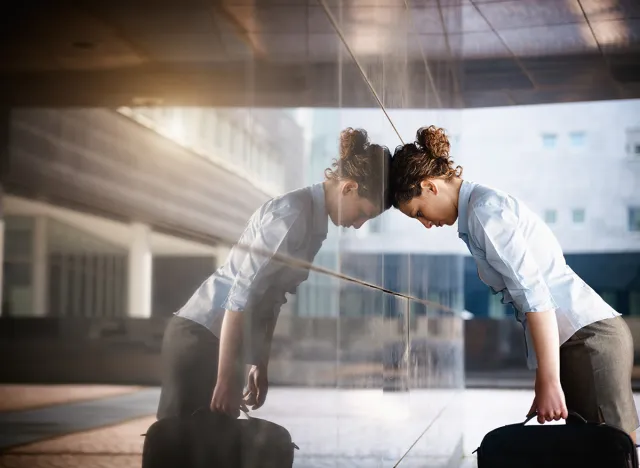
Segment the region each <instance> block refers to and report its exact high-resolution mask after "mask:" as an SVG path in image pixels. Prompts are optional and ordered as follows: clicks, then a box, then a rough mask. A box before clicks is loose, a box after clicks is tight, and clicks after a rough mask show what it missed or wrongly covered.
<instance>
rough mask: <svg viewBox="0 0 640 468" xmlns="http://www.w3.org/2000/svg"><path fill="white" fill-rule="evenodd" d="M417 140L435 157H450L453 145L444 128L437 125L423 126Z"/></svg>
mask: <svg viewBox="0 0 640 468" xmlns="http://www.w3.org/2000/svg"><path fill="white" fill-rule="evenodd" d="M416 142H417V143H418V145H420V146H421V147H422V149H423V150H424V151H425V152H427V153H429V154H430V155H431V157H434V158H447V159H448V158H449V150H450V149H451V145H450V144H449V139H448V138H447V135H446V134H445V132H444V129H442V128H437V127H436V126H435V125H430V126H429V127H422V128H420V129H418V132H417V134H416Z"/></svg>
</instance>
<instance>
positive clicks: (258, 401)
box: [243, 364, 269, 410]
mask: <svg viewBox="0 0 640 468" xmlns="http://www.w3.org/2000/svg"><path fill="white" fill-rule="evenodd" d="M268 390H269V379H268V377H267V366H266V364H260V365H257V366H251V370H250V371H249V376H248V378H247V390H246V392H245V393H244V400H243V402H244V404H245V405H247V406H250V407H251V409H253V410H257V409H258V408H260V407H261V406H262V405H264V402H265V400H266V399H267V391H268Z"/></svg>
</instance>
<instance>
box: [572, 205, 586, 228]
mask: <svg viewBox="0 0 640 468" xmlns="http://www.w3.org/2000/svg"><path fill="white" fill-rule="evenodd" d="M584 218H585V213H584V209H582V208H576V209H574V210H573V222H574V223H576V224H581V223H584Z"/></svg>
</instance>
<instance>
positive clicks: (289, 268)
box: [176, 183, 329, 364]
mask: <svg viewBox="0 0 640 468" xmlns="http://www.w3.org/2000/svg"><path fill="white" fill-rule="evenodd" d="M328 221H329V217H328V214H327V210H326V207H325V194H324V186H323V184H321V183H320V184H316V185H312V186H310V187H305V188H302V189H299V190H295V191H292V192H289V193H287V194H285V195H282V196H280V197H278V198H274V199H272V200H270V201H268V202H266V203H265V204H264V205H262V206H261V207H260V208H259V209H258V210H257V211H256V212H255V213H254V214H253V215H252V216H251V218H250V219H249V222H248V224H247V226H246V228H245V230H244V232H243V234H242V236H241V237H240V239H239V240H238V243H237V244H236V245H235V246H234V247H233V248H232V249H231V252H230V253H229V256H228V258H227V260H226V261H225V263H224V264H223V265H222V266H221V267H220V268H218V270H217V271H216V272H215V273H214V274H213V275H211V276H210V277H209V278H207V280H206V281H205V282H204V283H203V284H202V285H201V286H200V287H199V288H198V289H197V290H196V292H195V293H194V294H193V296H192V297H191V298H190V299H189V301H188V302H187V303H186V304H185V305H184V307H182V309H180V310H179V311H178V312H177V313H176V315H178V316H180V317H184V318H187V319H190V320H193V321H195V322H197V323H199V324H201V325H203V326H205V327H206V328H208V329H209V330H211V331H212V332H213V334H214V335H215V336H217V337H220V329H221V326H222V319H223V317H224V313H225V310H233V311H237V312H243V313H245V314H246V315H245V340H244V346H245V359H246V361H247V362H249V363H253V364H255V363H257V362H258V361H259V360H260V359H261V358H263V357H265V353H266V350H265V336H266V330H267V329H268V328H269V326H270V324H272V323H275V321H276V320H277V318H278V314H279V312H280V308H281V307H282V305H284V304H285V303H286V302H287V299H286V296H285V295H286V293H290V294H295V292H296V289H297V287H298V285H300V283H302V282H303V281H304V280H306V279H307V277H308V276H309V269H308V268H304V267H296V266H294V265H291V264H290V263H289V264H286V263H284V262H282V261H280V260H278V259H276V258H274V255H275V254H278V256H287V257H291V258H293V259H296V260H302V261H304V262H306V263H312V262H313V259H314V257H315V256H316V254H317V253H318V251H319V250H320V247H321V246H322V242H323V241H324V240H325V239H326V237H327V231H328ZM247 338H248V339H247Z"/></svg>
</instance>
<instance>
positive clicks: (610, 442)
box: [474, 411, 638, 468]
mask: <svg viewBox="0 0 640 468" xmlns="http://www.w3.org/2000/svg"><path fill="white" fill-rule="evenodd" d="M569 414H570V415H572V416H573V417H574V418H575V419H577V420H579V421H580V423H578V424H558V425H549V426H542V425H536V426H526V425H525V424H526V423H528V422H529V421H530V420H531V419H533V418H534V417H535V415H533V416H529V417H528V418H527V419H526V421H524V422H523V423H519V424H511V425H508V426H504V427H500V428H498V429H494V430H493V431H491V432H489V433H488V434H487V435H486V436H485V437H484V439H482V443H481V444H480V447H478V449H477V450H476V452H477V453H478V468H534V467H535V468H568V467H569V468H571V467H576V468H585V467H588V468H596V467H597V468H638V453H637V451H636V446H635V444H634V443H633V440H632V439H631V437H630V436H629V434H627V433H626V432H624V431H622V430H620V429H617V428H615V427H612V426H608V425H606V424H595V423H588V422H587V421H586V420H585V419H584V418H583V417H582V416H580V415H579V414H577V413H575V412H572V411H570V412H569ZM474 453H475V452H474Z"/></svg>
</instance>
